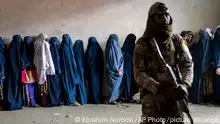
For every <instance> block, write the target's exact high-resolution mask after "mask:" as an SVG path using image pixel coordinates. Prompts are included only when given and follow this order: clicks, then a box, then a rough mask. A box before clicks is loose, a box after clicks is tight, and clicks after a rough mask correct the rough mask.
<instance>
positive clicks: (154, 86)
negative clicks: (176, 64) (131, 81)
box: [145, 82, 160, 95]
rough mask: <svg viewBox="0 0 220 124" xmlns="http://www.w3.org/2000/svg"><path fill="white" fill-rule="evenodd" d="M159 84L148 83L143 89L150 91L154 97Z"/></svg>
mask: <svg viewBox="0 0 220 124" xmlns="http://www.w3.org/2000/svg"><path fill="white" fill-rule="evenodd" d="M159 84H160V83H159V82H149V84H148V85H147V86H145V88H146V89H147V90H148V91H150V92H151V93H153V94H154V95H156V94H157V87H158V85H159Z"/></svg>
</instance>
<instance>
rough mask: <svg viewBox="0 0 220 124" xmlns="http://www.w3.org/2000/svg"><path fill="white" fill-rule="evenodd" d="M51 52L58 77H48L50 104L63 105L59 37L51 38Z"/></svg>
mask: <svg viewBox="0 0 220 124" xmlns="http://www.w3.org/2000/svg"><path fill="white" fill-rule="evenodd" d="M49 43H50V52H51V56H52V59H53V64H54V67H55V72H56V75H47V83H48V95H49V104H50V106H58V105H63V104H64V101H63V93H62V88H61V87H62V85H61V79H60V75H61V68H60V54H59V47H60V42H59V40H58V39H57V37H51V38H50V41H49Z"/></svg>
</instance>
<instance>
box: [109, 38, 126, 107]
mask: <svg viewBox="0 0 220 124" xmlns="http://www.w3.org/2000/svg"><path fill="white" fill-rule="evenodd" d="M105 59H106V73H107V84H108V88H109V91H110V99H109V103H115V102H116V100H117V99H118V98H119V97H120V95H121V92H122V89H121V83H122V76H119V74H118V73H119V72H122V74H123V68H124V59H123V54H122V51H121V47H120V44H119V41H118V36H117V35H116V34H111V35H110V36H109V38H108V41H107V44H106V49H105Z"/></svg>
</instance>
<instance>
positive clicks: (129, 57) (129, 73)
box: [121, 33, 138, 101]
mask: <svg viewBox="0 0 220 124" xmlns="http://www.w3.org/2000/svg"><path fill="white" fill-rule="evenodd" d="M135 41H136V36H135V35H134V34H132V33H131V34H129V35H128V36H127V37H126V39H125V42H124V44H123V47H122V53H123V56H124V74H123V80H122V88H123V92H122V94H121V97H122V99H124V100H126V101H128V100H131V96H132V95H134V94H135V93H138V88H137V86H136V84H135V81H134V76H133V51H134V48H135ZM131 92H132V93H131Z"/></svg>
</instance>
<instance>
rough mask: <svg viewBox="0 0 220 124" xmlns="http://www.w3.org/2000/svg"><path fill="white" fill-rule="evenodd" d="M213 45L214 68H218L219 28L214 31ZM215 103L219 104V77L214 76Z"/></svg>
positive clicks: (219, 57) (219, 58)
mask: <svg viewBox="0 0 220 124" xmlns="http://www.w3.org/2000/svg"><path fill="white" fill-rule="evenodd" d="M213 44H214V64H215V68H216V69H217V68H220V27H218V28H217V29H216V32H215V36H214V39H213ZM214 88H215V93H214V97H215V101H217V102H219V101H220V90H219V88H220V75H216V76H215V85H214Z"/></svg>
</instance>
